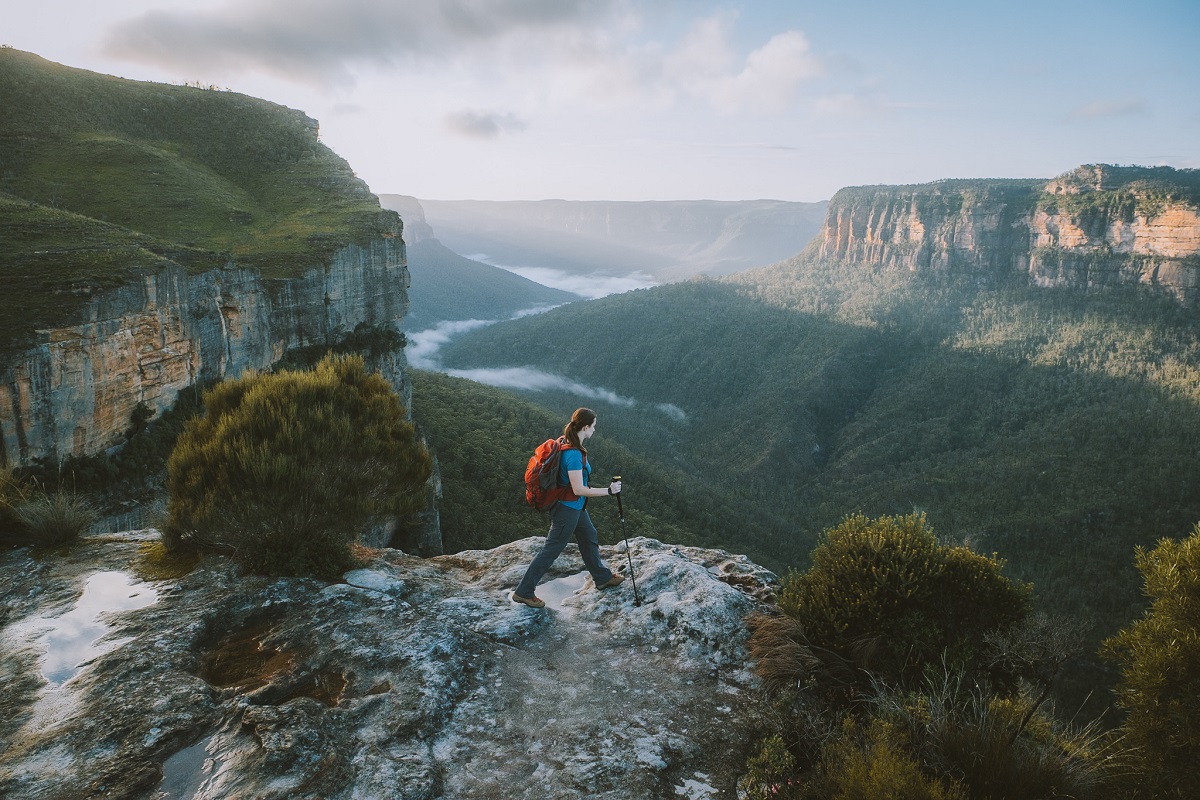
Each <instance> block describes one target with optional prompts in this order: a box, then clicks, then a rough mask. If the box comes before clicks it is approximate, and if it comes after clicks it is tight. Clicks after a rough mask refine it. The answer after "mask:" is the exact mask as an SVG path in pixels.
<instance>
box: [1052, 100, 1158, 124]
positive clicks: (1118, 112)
mask: <svg viewBox="0 0 1200 800" xmlns="http://www.w3.org/2000/svg"><path fill="white" fill-rule="evenodd" d="M1148 110H1149V109H1148V108H1147V107H1146V101H1145V100H1143V99H1142V98H1140V97H1127V98H1125V99H1123V100H1107V101H1105V100H1102V101H1097V102H1095V103H1088V104H1086V105H1082V106H1077V107H1075V108H1073V109H1071V112H1070V113H1069V114H1067V119H1072V120H1087V119H1103V118H1106V117H1136V116H1141V115H1143V114H1145V113H1146V112H1147V111H1148Z"/></svg>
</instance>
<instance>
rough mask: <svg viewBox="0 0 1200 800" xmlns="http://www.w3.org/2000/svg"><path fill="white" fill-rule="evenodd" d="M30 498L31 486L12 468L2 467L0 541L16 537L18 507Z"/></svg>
mask: <svg viewBox="0 0 1200 800" xmlns="http://www.w3.org/2000/svg"><path fill="white" fill-rule="evenodd" d="M27 499H29V488H28V487H27V486H26V485H25V484H23V483H22V482H21V481H19V480H17V478H16V476H15V475H13V473H12V470H10V469H0V542H4V541H7V540H12V539H15V538H16V535H17V529H18V527H19V526H20V520H19V519H18V518H17V507H18V506H19V505H21V503H23V502H25V501H26V500H27Z"/></svg>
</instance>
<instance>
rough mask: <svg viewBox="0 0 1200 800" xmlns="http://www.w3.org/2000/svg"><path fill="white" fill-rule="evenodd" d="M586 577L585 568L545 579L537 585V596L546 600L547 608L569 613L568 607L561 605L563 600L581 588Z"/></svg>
mask: <svg viewBox="0 0 1200 800" xmlns="http://www.w3.org/2000/svg"><path fill="white" fill-rule="evenodd" d="M587 577H588V574H587V571H586V570H585V571H583V572H579V573H576V574H574V575H568V576H566V577H565V578H555V579H554V580H552V581H546V582H545V583H543V584H540V585H539V586H538V587H537V596H538V597H540V598H541V599H542V600H544V601H545V602H546V607H547V608H557V609H560V610H561V611H562V612H563V613H570V609H568V608H564V607H563V601H564V600H566V599H567V598H568V597H570V596H571V595H573V594H575V592H577V591H579V590H580V589H582V588H583V584H584V582H585V581H587Z"/></svg>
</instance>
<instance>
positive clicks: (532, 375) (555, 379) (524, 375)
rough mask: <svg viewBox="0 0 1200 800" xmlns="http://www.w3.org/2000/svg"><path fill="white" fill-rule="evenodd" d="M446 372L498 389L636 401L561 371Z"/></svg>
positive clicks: (498, 369)
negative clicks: (555, 372)
mask: <svg viewBox="0 0 1200 800" xmlns="http://www.w3.org/2000/svg"><path fill="white" fill-rule="evenodd" d="M446 374H447V375H450V376H452V377H455V378H466V379H467V380H472V381H475V382H476V383H483V384H486V385H488V386H497V387H499V388H501V389H521V390H524V391H528V392H544V391H563V392H570V393H571V394H574V395H577V396H579V397H586V398H588V399H589V400H601V401H603V402H605V403H611V404H612V405H615V406H623V407H625V408H632V407H633V406H634V405H636V404H637V403H636V401H635V400H634V399H633V398H632V397H623V396H622V395H619V394H617V393H616V392H614V391H613V390H611V389H605V388H604V387H602V386H588V385H587V384H585V383H580V382H579V381H573V380H571V379H570V378H565V377H563V376H562V375H552V374H551V373H549V372H543V371H542V370H540V369H535V368H534V367H492V368H482V369H448V370H446Z"/></svg>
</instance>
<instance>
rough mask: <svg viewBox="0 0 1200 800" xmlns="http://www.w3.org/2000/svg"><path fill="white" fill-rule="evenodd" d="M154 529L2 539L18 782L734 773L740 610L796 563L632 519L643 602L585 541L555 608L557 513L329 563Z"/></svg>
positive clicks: (584, 792)
mask: <svg viewBox="0 0 1200 800" xmlns="http://www.w3.org/2000/svg"><path fill="white" fill-rule="evenodd" d="M154 538H156V534H154V533H153V532H150V531H147V532H143V534H142V535H140V536H139V535H137V534H124V535H122V536H118V537H107V538H104V539H100V538H91V539H85V540H84V542H83V543H81V545H80V546H78V547H76V548H73V549H72V551H71V553H70V554H69V555H68V556H66V557H63V558H55V559H34V558H32V557H31V556H30V555H29V552H28V551H27V550H18V551H11V552H8V553H4V554H2V555H0V571H3V572H4V574H6V575H11V576H13V583H12V587H11V591H10V592H9V594H8V599H9V602H8V603H7V608H6V610H5V613H4V616H3V617H0V680H2V681H3V684H4V686H5V692H4V693H3V696H0V753H2V755H0V795H2V796H4V797H54V798H60V799H61V800H71V799H72V798H79V800H83V799H84V798H90V797H124V798H146V799H147V800H149V799H150V798H163V797H167V798H185V797H186V798H196V799H197V800H206V799H208V798H211V799H212V800H217V799H218V798H230V797H263V798H266V797H278V798H283V797H306V798H315V797H324V798H329V799H330V800H334V799H335V798H343V799H344V800H350V799H351V798H384V797H387V798H396V800H401V799H407V800H432V799H433V798H445V799H446V800H451V799H452V798H464V799H465V798H488V797H514V798H524V797H528V798H547V799H548V798H555V799H556V800H570V799H571V798H611V799H612V800H629V799H630V798H661V797H685V798H691V800H717V798H731V799H732V798H734V797H736V796H737V795H736V791H735V785H734V784H735V782H736V780H737V777H738V773H739V772H740V771H741V769H742V765H743V764H744V763H745V758H746V756H747V755H748V753H749V749H750V748H751V747H752V745H753V742H754V741H755V738H756V736H757V735H758V733H757V732H758V730H759V728H760V726H761V720H762V715H763V714H765V713H768V711H767V709H766V708H764V707H763V704H762V701H761V697H760V694H759V692H757V691H756V685H757V684H756V679H755V678H754V676H753V675H752V674H751V673H750V672H749V670H748V668H747V660H746V658H747V656H746V640H747V632H746V628H745V624H744V619H745V616H746V615H747V614H748V613H750V612H752V611H754V610H758V609H761V608H763V602H764V600H767V599H769V597H770V595H771V592H772V591H773V590H774V588H775V587H776V585H777V580H776V578H775V576H774V575H772V574H771V573H770V572H768V571H766V570H764V569H763V568H761V567H759V566H757V565H755V564H753V563H752V562H749V561H748V560H746V558H745V557H743V556H733V555H730V554H729V553H725V552H722V551H717V550H701V549H696V548H689V547H672V546H669V545H664V544H662V543H660V542H657V541H654V540H652V539H645V538H635V539H633V540H631V542H630V544H631V545H632V551H631V554H630V556H629V558H630V559H631V560H632V563H633V568H634V569H635V570H636V572H635V574H636V576H637V582H638V588H639V591H640V593H641V597H642V598H643V602H642V603H641V605H640V606H639V605H635V603H634V600H633V593H632V590H631V585H630V582H629V581H626V582H625V583H624V584H622V585H621V586H620V587H617V588H615V589H611V590H608V591H604V592H600V591H597V590H596V589H595V587H594V586H592V584H591V581H590V579H587V578H586V575H585V574H584V575H580V572H581V570H582V569H583V565H582V562H581V561H580V559H579V555H578V550H577V549H576V548H575V547H574V545H572V546H571V547H570V548H569V549H568V550H567V551H566V552H565V554H564V556H563V557H562V558H560V559H559V561H558V563H557V564H556V565H555V571H554V572H552V573H551V574H550V575H549V578H550V579H551V580H550V582H548V583H545V584H543V585H542V587H541V588H540V590H539V591H540V593H541V594H542V596H544V597H545V598H546V599H547V602H548V607H547V608H546V609H543V610H539V611H535V610H533V609H530V608H527V607H525V606H521V605H517V604H515V603H512V602H510V601H509V600H508V592H509V591H511V589H512V587H513V586H514V585H515V583H516V582H517V581H518V580H519V578H520V575H521V574H522V572H523V570H524V568H525V565H526V564H527V563H528V562H529V560H530V559H531V558H532V557H533V555H534V554H535V553H536V552H537V550H538V548H539V547H540V545H541V540H540V539H532V538H531V539H526V540H523V541H518V542H513V543H511V544H507V545H504V546H502V547H499V548H496V549H495V550H488V551H468V552H463V553H458V554H456V555H453V556H442V557H437V558H432V559H428V560H426V559H419V558H416V557H414V556H410V555H406V554H405V553H403V552H400V551H398V550H383V551H380V552H379V554H378V557H377V558H376V559H375V560H374V562H373V563H371V564H370V566H369V568H367V569H362V570H357V571H355V572H351V573H347V574H346V575H345V578H344V580H343V581H341V582H336V583H333V584H331V585H323V584H321V583H318V582H316V581H313V580H298V579H280V580H270V579H265V578H255V577H251V576H243V575H239V574H237V573H236V572H235V571H234V570H232V569H231V568H230V566H229V565H228V564H227V563H224V562H222V561H221V560H220V559H208V560H206V561H205V562H204V563H203V564H201V566H200V567H199V568H197V569H196V570H195V571H193V572H192V573H190V574H188V575H185V576H183V577H181V578H176V579H170V580H152V579H149V578H147V577H143V578H138V577H136V569H137V567H138V564H139V563H140V557H139V555H138V553H139V539H141V540H142V541H146V540H153V539H154ZM604 554H605V557H606V558H607V559H609V560H610V562H611V563H613V564H614V565H615V564H621V565H622V566H624V565H625V563H626V561H627V557H626V555H625V554H624V553H623V552H618V551H616V550H615V549H614V548H604ZM106 590H107V591H106Z"/></svg>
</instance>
